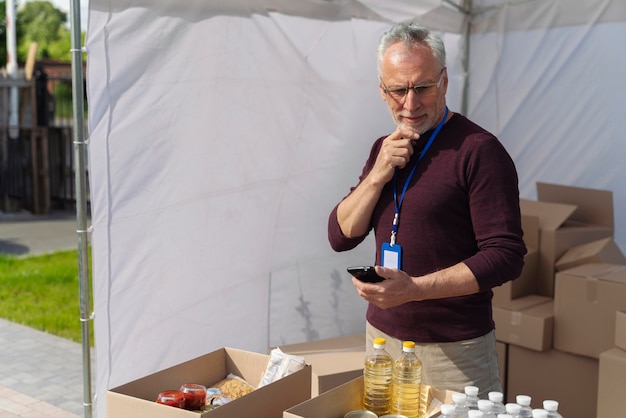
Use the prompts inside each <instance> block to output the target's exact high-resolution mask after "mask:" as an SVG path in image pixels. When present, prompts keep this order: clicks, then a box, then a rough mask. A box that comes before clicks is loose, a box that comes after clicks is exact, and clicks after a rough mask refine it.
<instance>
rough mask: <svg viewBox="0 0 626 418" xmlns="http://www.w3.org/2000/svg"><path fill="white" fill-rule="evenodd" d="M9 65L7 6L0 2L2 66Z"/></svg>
mask: <svg viewBox="0 0 626 418" xmlns="http://www.w3.org/2000/svg"><path fill="white" fill-rule="evenodd" d="M6 65H7V5H6V2H5V1H4V0H1V1H0V66H2V67H6Z"/></svg>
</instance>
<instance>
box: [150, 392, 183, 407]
mask: <svg viewBox="0 0 626 418" xmlns="http://www.w3.org/2000/svg"><path fill="white" fill-rule="evenodd" d="M156 401H157V403H160V404H163V405H169V406H173V407H175V408H184V407H185V394H184V393H183V392H181V391H180V390H166V391H164V392H161V393H159V394H158V395H157V399H156Z"/></svg>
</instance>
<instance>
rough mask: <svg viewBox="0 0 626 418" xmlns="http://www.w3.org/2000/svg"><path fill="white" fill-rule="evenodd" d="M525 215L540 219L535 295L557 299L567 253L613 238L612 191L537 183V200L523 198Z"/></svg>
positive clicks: (523, 212) (522, 205)
mask: <svg viewBox="0 0 626 418" xmlns="http://www.w3.org/2000/svg"><path fill="white" fill-rule="evenodd" d="M520 207H521V211H522V214H523V215H532V216H537V217H539V229H540V233H539V271H538V279H539V280H538V287H537V291H536V293H537V294H539V295H542V296H549V297H553V296H554V274H555V272H556V270H555V264H556V261H557V260H558V259H559V258H560V257H561V256H562V255H563V254H564V253H565V251H566V250H568V249H570V248H572V247H575V246H578V245H582V244H585V243H589V242H592V241H596V240H600V239H602V238H608V237H613V228H614V223H613V195H612V193H611V192H610V191H604V190H595V189H585V188H581V187H572V186H561V185H555V184H547V183H537V201H531V200H526V199H520Z"/></svg>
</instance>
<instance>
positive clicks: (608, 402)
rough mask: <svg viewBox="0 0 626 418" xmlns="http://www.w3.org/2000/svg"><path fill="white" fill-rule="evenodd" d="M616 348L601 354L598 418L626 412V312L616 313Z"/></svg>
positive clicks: (620, 414) (619, 311) (607, 417)
mask: <svg viewBox="0 0 626 418" xmlns="http://www.w3.org/2000/svg"><path fill="white" fill-rule="evenodd" d="M614 343H615V346H614V347H613V348H610V349H609V350H606V351H604V352H602V353H600V370H599V375H598V408H597V418H605V417H606V418H610V417H619V416H623V415H624V414H625V411H626V397H624V394H625V393H626V310H618V311H616V312H615V341H614Z"/></svg>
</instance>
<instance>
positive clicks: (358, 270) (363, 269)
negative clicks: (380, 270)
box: [347, 266, 385, 283]
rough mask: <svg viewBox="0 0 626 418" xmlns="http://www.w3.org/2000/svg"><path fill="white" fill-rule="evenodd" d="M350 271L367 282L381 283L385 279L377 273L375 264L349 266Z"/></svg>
mask: <svg viewBox="0 0 626 418" xmlns="http://www.w3.org/2000/svg"><path fill="white" fill-rule="evenodd" d="M347 270H348V273H350V274H351V275H352V276H354V277H356V278H357V279H359V280H360V281H362V282H365V283H379V282H382V281H383V280H385V278H384V277H381V276H379V275H378V274H376V270H375V269H374V267H373V266H353V267H348V269H347Z"/></svg>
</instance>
